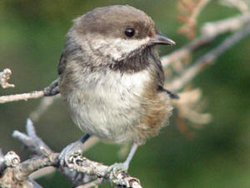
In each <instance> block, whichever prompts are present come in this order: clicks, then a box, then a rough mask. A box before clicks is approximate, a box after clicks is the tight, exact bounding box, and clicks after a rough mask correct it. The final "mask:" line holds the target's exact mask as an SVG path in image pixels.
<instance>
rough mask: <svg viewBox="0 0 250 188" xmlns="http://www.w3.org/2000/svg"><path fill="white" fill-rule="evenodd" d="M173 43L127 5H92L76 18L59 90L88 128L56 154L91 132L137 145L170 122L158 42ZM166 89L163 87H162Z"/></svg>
mask: <svg viewBox="0 0 250 188" xmlns="http://www.w3.org/2000/svg"><path fill="white" fill-rule="evenodd" d="M174 44H175V42H174V41H172V40H171V39H169V38H167V37H165V36H164V35H162V34H160V33H158V31H157V29H156V26H155V23H154V21H153V20H152V19H151V18H150V17H149V16H148V15H147V14H145V13H144V12H143V11H141V10H138V9H136V8H133V7H131V6H128V5H114V6H109V7H102V8H96V9H94V10H92V11H90V12H88V13H86V14H84V15H82V16H80V17H79V18H77V19H75V20H74V24H73V26H72V28H71V29H70V30H69V32H68V34H67V41H66V44H65V47H64V49H63V53H62V56H61V59H60V62H59V66H58V73H59V75H60V79H61V80H60V84H59V86H60V92H61V95H62V97H63V99H64V100H65V101H66V103H67V105H68V107H69V110H70V114H71V117H72V120H73V121H74V123H75V124H76V125H78V127H79V128H80V129H81V130H82V131H84V132H85V133H86V135H85V136H84V137H83V138H81V139H80V140H79V141H77V142H75V143H73V144H71V145H70V146H68V147H66V148H65V149H64V150H63V152H62V153H61V154H60V156H61V158H62V159H64V158H65V157H67V156H68V155H70V154H72V153H73V152H75V151H77V150H81V149H82V147H83V143H84V142H85V141H86V140H87V139H88V138H89V137H90V136H92V135H93V136H97V137H99V138H100V139H101V140H104V141H109V142H115V143H124V142H132V143H133V145H132V148H131V151H130V154H129V155H128V158H127V160H126V161H125V162H124V163H122V164H123V165H122V166H123V167H124V168H123V169H125V170H127V169H128V166H129V162H130V160H131V159H132V156H133V155H134V153H135V151H136V149H137V146H138V145H141V144H142V143H144V142H145V141H146V139H147V138H149V137H152V136H155V135H157V134H158V132H159V130H160V129H161V128H162V127H163V126H164V125H167V124H168V119H169V117H170V115H171V110H172V107H171V105H170V97H171V95H173V94H172V93H171V92H169V91H167V90H166V89H164V87H163V85H164V82H165V78H164V72H163V69H162V64H161V62H160V58H159V56H158V53H157V51H156V47H155V46H156V45H174ZM166 91H167V92H166Z"/></svg>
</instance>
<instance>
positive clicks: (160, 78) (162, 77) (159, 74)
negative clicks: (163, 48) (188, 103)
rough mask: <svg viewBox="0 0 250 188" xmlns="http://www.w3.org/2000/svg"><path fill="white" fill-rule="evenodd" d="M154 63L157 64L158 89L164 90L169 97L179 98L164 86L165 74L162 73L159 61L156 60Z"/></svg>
mask: <svg viewBox="0 0 250 188" xmlns="http://www.w3.org/2000/svg"><path fill="white" fill-rule="evenodd" d="M156 65H157V70H158V71H157V77H158V82H159V83H158V90H160V91H164V92H166V93H167V94H168V95H169V96H170V98H171V99H179V98H180V97H179V96H178V95H177V94H175V93H173V92H171V91H169V90H168V89H166V88H164V82H165V75H164V70H163V67H162V64H161V61H160V60H158V61H157V64H156Z"/></svg>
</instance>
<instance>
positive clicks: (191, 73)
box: [168, 25, 250, 91]
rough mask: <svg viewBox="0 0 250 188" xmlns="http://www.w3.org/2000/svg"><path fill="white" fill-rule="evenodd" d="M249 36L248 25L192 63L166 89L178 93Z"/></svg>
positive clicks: (249, 28)
mask: <svg viewBox="0 0 250 188" xmlns="http://www.w3.org/2000/svg"><path fill="white" fill-rule="evenodd" d="M248 35H250V25H248V26H247V27H246V28H244V29H243V30H240V31H238V32H236V33H235V34H233V35H232V36H230V37H228V38H227V39H225V40H224V42H223V43H222V44H220V45H219V46H218V47H216V48H215V49H213V50H211V51H209V52H208V53H206V54H205V55H203V56H202V57H200V58H199V59H198V60H196V61H195V62H194V64H193V65H192V66H191V67H190V68H188V69H187V70H186V71H185V72H184V74H183V75H181V76H180V77H179V78H178V79H176V80H174V81H173V82H172V83H170V84H169V85H168V88H169V89H171V90H173V91H178V90H179V89H181V88H183V87H184V86H185V85H186V84H188V83H189V82H190V81H191V80H192V79H193V78H194V77H195V76H196V75H197V74H198V73H199V72H200V71H201V70H202V69H203V68H204V67H206V66H208V65H211V64H212V63H213V62H214V61H215V60H216V59H217V58H218V57H219V56H220V55H221V54H223V53H224V52H225V51H227V50H228V49H230V48H231V47H232V46H234V45H235V44H237V43H238V42H239V41H241V40H242V39H243V38H245V37H247V36H248Z"/></svg>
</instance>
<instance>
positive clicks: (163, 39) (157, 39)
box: [151, 33, 175, 45]
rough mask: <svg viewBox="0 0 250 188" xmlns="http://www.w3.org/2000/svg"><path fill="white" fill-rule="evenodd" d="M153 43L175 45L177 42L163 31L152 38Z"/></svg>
mask: <svg viewBox="0 0 250 188" xmlns="http://www.w3.org/2000/svg"><path fill="white" fill-rule="evenodd" d="M151 43H152V44H153V45H157V44H160V45H175V42H174V41H173V40H171V39H169V38H168V37H166V36H164V35H163V34H161V33H157V34H156V35H155V37H154V38H152V39H151Z"/></svg>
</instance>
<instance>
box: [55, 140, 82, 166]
mask: <svg viewBox="0 0 250 188" xmlns="http://www.w3.org/2000/svg"><path fill="white" fill-rule="evenodd" d="M82 152H83V144H82V142H81V141H76V142H73V143H72V144H70V145H68V146H67V147H66V148H64V149H63V151H62V152H61V153H60V155H59V160H60V165H62V166H63V165H64V164H65V162H66V161H68V159H69V158H70V157H71V156H72V155H74V154H75V153H82Z"/></svg>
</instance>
